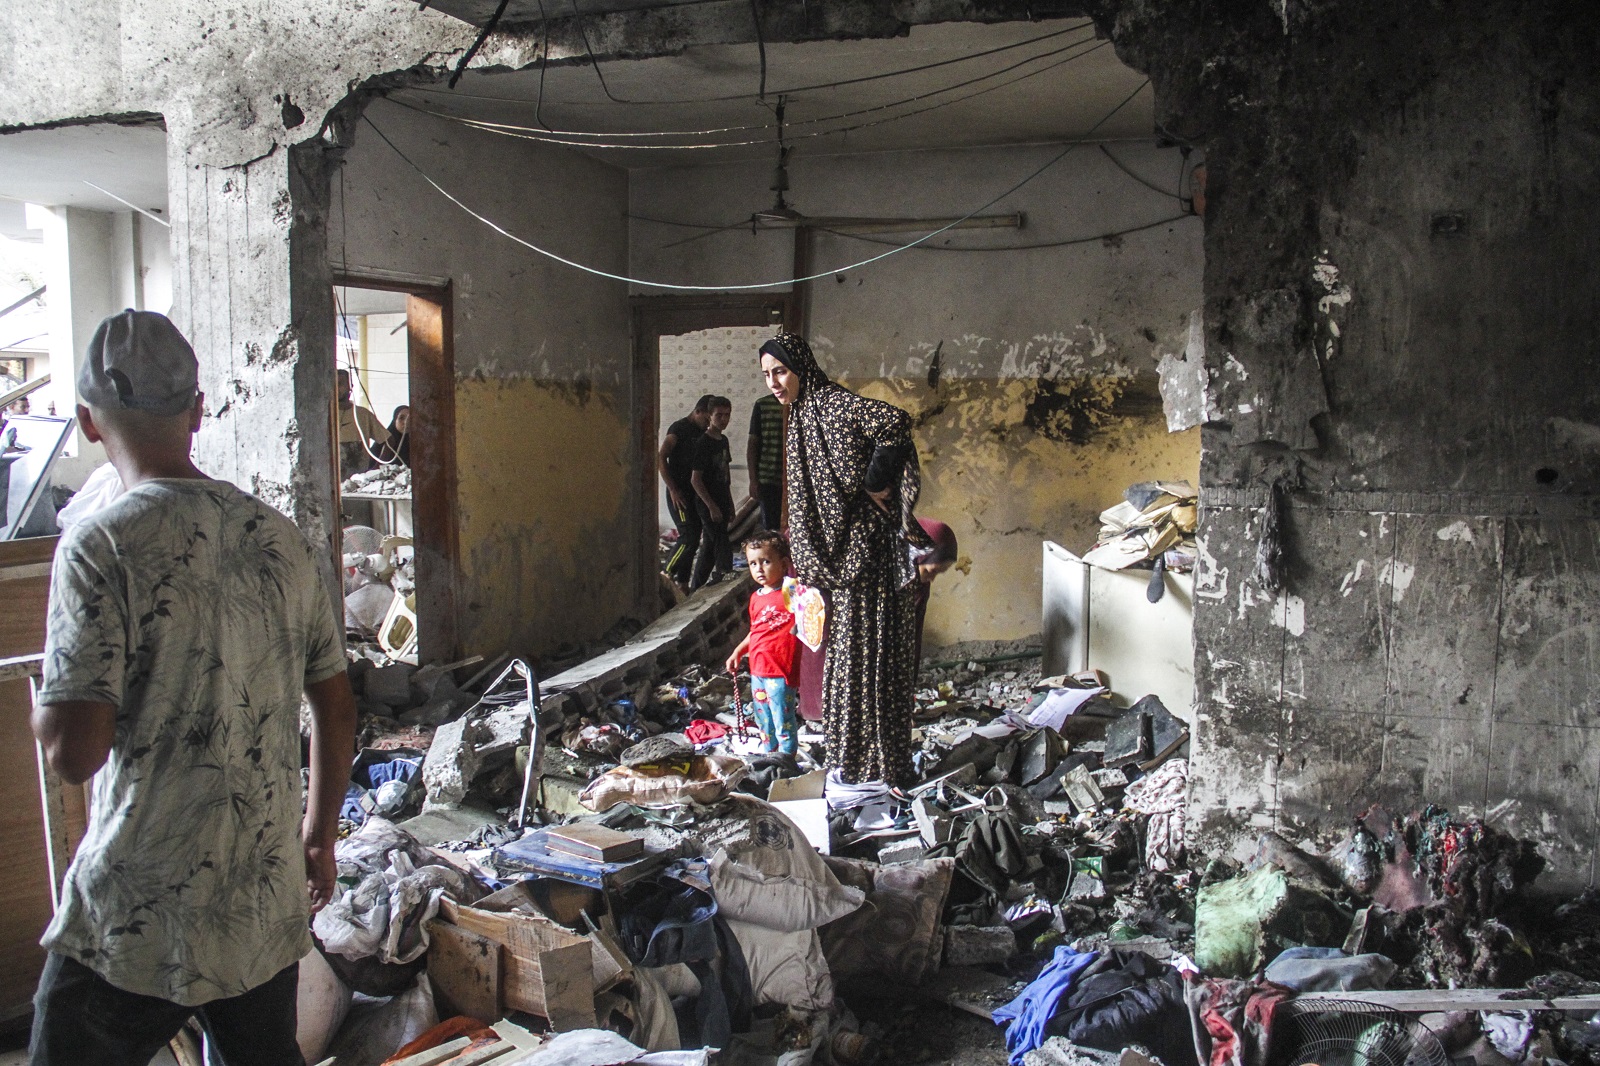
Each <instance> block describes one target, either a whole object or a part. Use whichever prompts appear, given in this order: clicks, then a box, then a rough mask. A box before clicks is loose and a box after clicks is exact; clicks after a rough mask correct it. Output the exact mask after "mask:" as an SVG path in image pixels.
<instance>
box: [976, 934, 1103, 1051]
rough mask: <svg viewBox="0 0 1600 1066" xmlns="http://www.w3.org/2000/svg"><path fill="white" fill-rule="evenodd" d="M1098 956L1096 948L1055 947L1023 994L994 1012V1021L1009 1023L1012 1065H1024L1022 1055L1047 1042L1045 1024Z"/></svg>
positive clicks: (997, 1023)
mask: <svg viewBox="0 0 1600 1066" xmlns="http://www.w3.org/2000/svg"><path fill="white" fill-rule="evenodd" d="M1098 955H1099V953H1098V952H1094V951H1085V952H1081V953H1080V952H1076V951H1073V950H1072V949H1071V948H1069V947H1058V948H1056V953H1055V956H1054V957H1053V958H1052V959H1051V960H1050V964H1049V965H1048V966H1046V967H1045V968H1044V969H1043V970H1041V971H1039V976H1038V977H1035V978H1034V979H1033V983H1032V984H1030V985H1029V986H1028V987H1027V988H1024V989H1023V990H1022V995H1020V996H1018V997H1017V998H1016V999H1014V1000H1012V1001H1011V1002H1010V1003H1007V1004H1006V1005H1005V1006H1003V1007H1001V1008H999V1009H998V1010H996V1011H995V1012H994V1020H995V1024H996V1025H1005V1026H1006V1051H1008V1052H1010V1058H1011V1066H1022V1056H1024V1055H1026V1054H1027V1053H1028V1052H1030V1051H1032V1050H1034V1049H1035V1048H1037V1047H1038V1046H1039V1045H1040V1044H1043V1043H1044V1042H1045V1039H1046V1037H1047V1036H1048V1035H1049V1033H1048V1032H1047V1029H1046V1027H1047V1026H1048V1025H1049V1024H1050V1019H1051V1018H1052V1017H1054V1016H1055V1013H1056V1007H1057V1006H1058V1005H1059V1004H1060V1003H1061V1000H1062V999H1063V998H1064V997H1065V996H1066V995H1067V993H1068V992H1071V991H1072V985H1073V982H1075V981H1076V980H1077V979H1078V975H1079V974H1081V973H1083V971H1084V970H1085V969H1087V968H1088V966H1089V964H1090V963H1092V962H1094V960H1095V959H1096V958H1097V957H1098Z"/></svg>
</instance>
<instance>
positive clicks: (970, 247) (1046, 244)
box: [817, 211, 1195, 252]
mask: <svg viewBox="0 0 1600 1066" xmlns="http://www.w3.org/2000/svg"><path fill="white" fill-rule="evenodd" d="M1194 217H1195V216H1194V215H1193V214H1191V213H1189V212H1187V211H1185V212H1184V213H1183V214H1180V215H1171V216H1168V217H1167V218H1158V219H1156V220H1155V221H1154V222H1146V223H1144V224H1142V225H1138V226H1128V227H1125V228H1123V229H1119V230H1113V231H1111V232H1110V233H1097V234H1095V235H1094V236H1093V237H1069V238H1067V239H1065V240H1059V241H1034V242H1032V243H1031V244H919V245H917V246H916V247H915V248H914V249H912V250H913V251H918V252H1032V251H1037V250H1038V249H1041V248H1069V247H1071V246H1072V245H1074V244H1094V243H1096V242H1098V241H1110V240H1115V239H1116V238H1118V237H1126V236H1128V234H1130V233H1143V232H1144V231H1145V230H1148V229H1155V228H1156V227H1157V226H1168V225H1171V224H1172V223H1174V222H1182V221H1183V220H1184V219H1186V218H1194ZM817 230H818V232H819V233H827V234H831V235H832V236H835V237H848V238H849V239H850V240H853V241H865V242H866V243H867V244H886V245H893V244H896V243H898V242H896V241H886V240H884V239H883V238H881V237H868V236H867V235H865V234H862V233H850V232H848V231H846V230H838V229H829V228H828V227H826V226H819V227H817Z"/></svg>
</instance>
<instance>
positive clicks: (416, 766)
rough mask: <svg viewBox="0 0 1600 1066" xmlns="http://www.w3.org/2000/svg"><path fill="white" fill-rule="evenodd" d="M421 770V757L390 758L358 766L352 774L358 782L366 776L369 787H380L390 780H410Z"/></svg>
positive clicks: (352, 777) (353, 778) (352, 778)
mask: <svg viewBox="0 0 1600 1066" xmlns="http://www.w3.org/2000/svg"><path fill="white" fill-rule="evenodd" d="M421 772H422V760H421V759H390V760H389V761H387V762H375V763H368V764H367V765H366V766H363V767H358V768H357V769H356V771H355V773H353V774H351V775H350V776H351V780H353V781H355V782H356V783H357V784H360V783H361V779H362V778H363V777H365V778H366V779H367V780H366V786H367V787H368V788H378V787H380V786H382V785H387V784H388V783H389V782H390V781H406V782H409V781H411V780H413V779H414V778H415V777H416V776H417V774H419V773H421Z"/></svg>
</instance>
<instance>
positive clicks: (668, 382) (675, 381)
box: [656, 326, 773, 529]
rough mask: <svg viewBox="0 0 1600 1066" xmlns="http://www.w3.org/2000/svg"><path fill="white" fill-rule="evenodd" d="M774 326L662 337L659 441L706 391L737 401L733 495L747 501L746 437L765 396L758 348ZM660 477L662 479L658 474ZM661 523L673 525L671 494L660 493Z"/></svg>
mask: <svg viewBox="0 0 1600 1066" xmlns="http://www.w3.org/2000/svg"><path fill="white" fill-rule="evenodd" d="M772 333H773V329H772V327H771V326H726V327H723V328H721V329H706V330H700V331H699V332H697V333H683V334H679V335H678V336H676V337H662V338H661V406H660V411H661V421H660V424H659V425H658V426H657V427H656V440H657V442H659V441H660V440H661V438H662V437H663V436H665V435H666V432H667V427H668V426H670V425H672V423H674V422H676V421H677V420H678V419H680V418H682V417H683V416H684V415H687V414H688V413H689V412H690V411H692V410H693V409H694V402H695V401H696V400H698V399H699V398H700V397H701V396H703V395H705V394H706V393H708V392H710V393H716V394H717V395H719V396H726V397H728V399H730V400H732V401H733V421H732V422H730V423H729V424H728V446H729V447H730V448H732V449H733V499H734V502H735V503H737V502H739V501H740V500H743V499H744V497H745V493H746V491H747V489H748V488H749V481H750V475H749V473H748V471H747V470H746V469H745V462H744V447H745V438H746V436H747V434H748V432H749V429H750V407H751V405H752V404H754V403H755V402H756V400H758V399H760V398H761V397H762V396H764V395H766V392H767V388H766V385H765V384H764V383H763V382H762V380H761V366H760V363H759V362H758V360H757V358H756V352H757V350H758V349H760V347H761V345H762V344H764V343H765V342H766V341H768V340H770V339H771V338H772ZM658 480H659V479H658ZM658 497H659V499H660V515H661V528H662V529H670V528H672V519H671V517H670V516H669V514H668V512H667V493H666V489H665V488H663V489H662V490H661V491H660V492H659V493H658Z"/></svg>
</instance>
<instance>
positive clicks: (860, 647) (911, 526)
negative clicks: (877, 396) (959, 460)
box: [761, 333, 928, 785]
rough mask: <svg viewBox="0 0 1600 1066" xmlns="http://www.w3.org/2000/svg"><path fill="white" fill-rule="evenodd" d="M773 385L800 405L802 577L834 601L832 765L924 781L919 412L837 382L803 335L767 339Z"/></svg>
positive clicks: (828, 718)
mask: <svg viewBox="0 0 1600 1066" xmlns="http://www.w3.org/2000/svg"><path fill="white" fill-rule="evenodd" d="M761 370H762V374H763V375H764V376H765V377H766V380H767V386H768V388H770V389H771V390H772V393H773V395H774V396H776V397H777V398H778V401H779V402H780V403H783V404H785V405H786V406H788V407H789V420H788V429H787V430H786V432H785V437H784V457H785V464H786V471H787V488H788V503H789V542H790V548H791V551H792V555H793V559H794V568H795V574H796V576H797V577H798V578H799V579H800V581H802V582H803V583H805V584H807V585H812V586H815V587H818V588H821V589H824V590H826V592H827V596H828V628H827V646H826V652H827V658H826V660H825V665H824V667H823V681H822V708H823V728H824V733H825V736H826V741H827V747H828V765H829V766H830V767H831V768H834V769H837V770H838V771H839V774H840V777H841V778H842V779H843V780H844V781H846V782H849V783H851V784H859V783H862V782H867V781H883V782H886V783H888V784H890V785H908V784H910V783H911V782H912V766H911V711H912V702H913V697H914V689H915V685H916V662H915V660H914V657H915V654H916V650H915V649H916V606H915V595H914V594H915V589H916V584H917V571H916V567H915V566H914V564H913V563H912V556H911V551H910V548H911V547H912V546H913V545H915V546H919V547H921V546H926V545H927V543H928V540H927V536H926V535H925V534H924V533H923V532H922V529H921V527H920V526H918V524H917V521H916V518H915V517H914V515H913V514H912V509H913V508H914V507H915V505H916V502H917V493H918V490H919V487H920V477H919V471H918V466H917V451H916V446H915V445H914V444H913V443H912V441H911V417H910V416H909V415H907V414H906V413H905V412H904V411H902V410H900V408H898V407H895V406H894V405H893V404H888V403H884V402H883V401H881V400H872V399H868V398H867V397H865V396H857V395H856V394H855V393H853V392H851V391H850V390H848V389H846V388H844V387H842V386H840V385H836V384H834V383H833V382H832V381H830V380H828V376H827V375H826V374H824V373H823V372H822V368H821V367H819V366H818V365H817V361H816V357H815V356H813V355H812V353H811V347H810V346H809V345H808V344H807V343H806V342H805V341H804V340H803V339H801V338H800V337H798V336H796V335H795V334H792V333H783V334H779V335H778V336H777V337H776V338H774V339H773V340H770V341H768V342H767V343H766V344H764V345H762V346H761Z"/></svg>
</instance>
